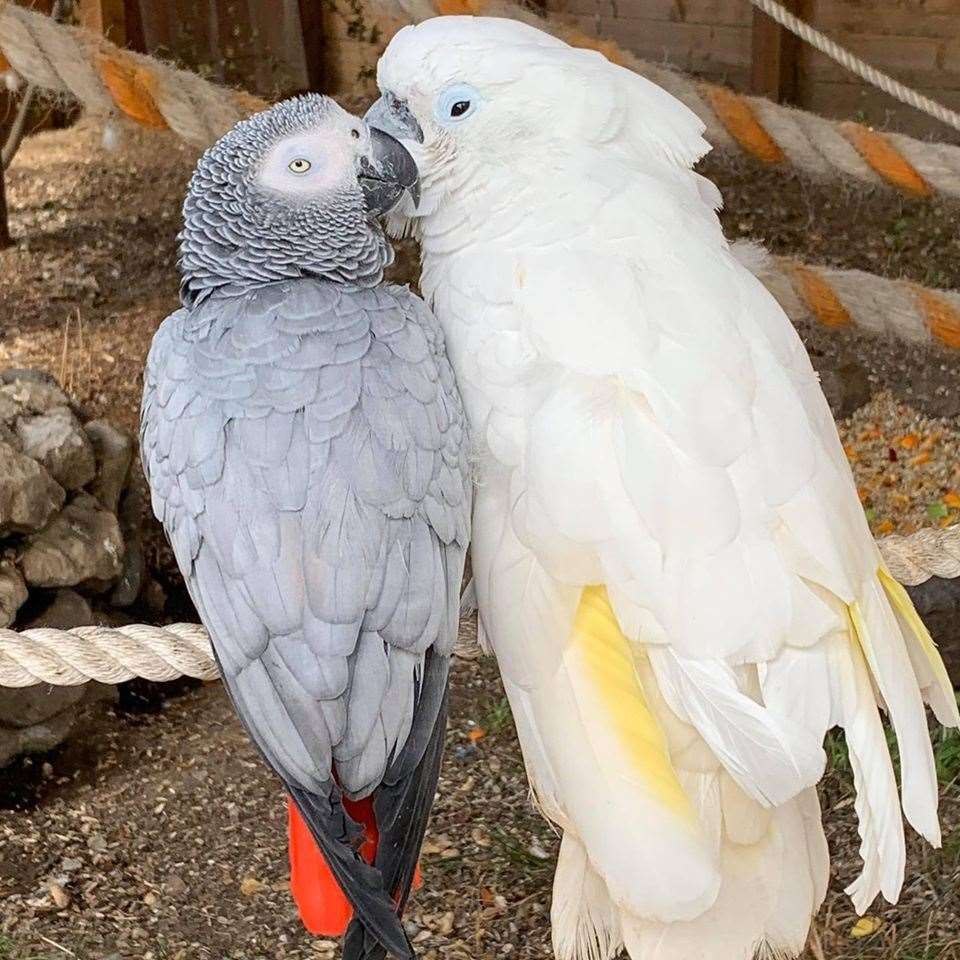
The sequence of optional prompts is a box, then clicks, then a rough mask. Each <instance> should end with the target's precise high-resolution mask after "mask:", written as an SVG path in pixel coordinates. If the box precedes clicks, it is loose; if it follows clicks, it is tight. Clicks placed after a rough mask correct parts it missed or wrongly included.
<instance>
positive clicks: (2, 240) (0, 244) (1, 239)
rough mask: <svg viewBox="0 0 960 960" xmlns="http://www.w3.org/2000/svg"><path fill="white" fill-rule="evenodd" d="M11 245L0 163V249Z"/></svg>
mask: <svg viewBox="0 0 960 960" xmlns="http://www.w3.org/2000/svg"><path fill="white" fill-rule="evenodd" d="M12 246H13V237H11V236H10V224H9V222H8V220H7V191H6V189H5V187H4V175H3V164H2V163H0V250H2V249H3V248H4V247H12Z"/></svg>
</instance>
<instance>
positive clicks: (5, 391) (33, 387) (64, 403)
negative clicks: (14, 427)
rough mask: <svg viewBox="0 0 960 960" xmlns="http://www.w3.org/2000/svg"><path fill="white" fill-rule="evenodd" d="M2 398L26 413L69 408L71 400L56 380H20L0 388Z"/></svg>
mask: <svg viewBox="0 0 960 960" xmlns="http://www.w3.org/2000/svg"><path fill="white" fill-rule="evenodd" d="M0 397H6V398H7V399H9V400H12V401H13V402H14V403H17V404H19V405H20V407H21V408H22V412H25V413H48V412H49V411H50V410H53V409H54V408H55V407H69V406H70V399H69V397H67V395H66V394H65V393H64V392H63V391H62V390H61V389H60V388H59V387H58V386H57V383H56V381H55V380H53V381H51V382H47V381H45V380H35V379H19V380H13V381H11V382H10V383H5V384H3V386H0Z"/></svg>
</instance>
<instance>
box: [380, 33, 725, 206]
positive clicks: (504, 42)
mask: <svg viewBox="0 0 960 960" xmlns="http://www.w3.org/2000/svg"><path fill="white" fill-rule="evenodd" d="M377 82H378V84H379V87H380V91H381V94H382V96H381V97H380V99H379V100H378V101H377V102H376V103H375V104H374V105H373V106H372V107H371V108H370V110H369V111H368V112H367V114H366V118H365V119H366V120H367V121H368V122H369V123H370V124H371V125H372V126H375V127H378V128H379V129H381V130H384V131H386V132H388V133H390V134H392V135H393V136H394V137H396V138H397V139H399V140H401V141H402V142H403V143H404V145H405V146H407V147H408V149H409V150H410V152H411V154H413V156H414V158H415V159H416V161H417V165H418V167H419V169H420V177H421V182H422V186H423V199H422V200H421V202H420V205H419V206H418V207H417V208H416V209H414V208H413V206H412V205H411V204H408V203H403V204H401V205H399V206H398V207H397V210H396V212H397V213H398V214H402V215H404V216H408V217H409V216H428V215H430V214H431V213H434V212H435V211H436V210H437V208H438V207H439V206H440V205H442V204H443V203H444V202H445V201H446V200H449V199H450V198H451V197H454V196H455V195H456V194H457V193H458V192H460V191H468V190H469V189H470V188H471V185H472V183H475V182H476V181H475V179H474V178H475V176H476V175H477V173H478V172H480V171H481V170H482V168H483V167H484V166H487V167H488V168H489V167H490V166H498V167H503V166H508V167H510V168H511V169H523V170H524V171H526V172H527V173H528V174H529V175H533V176H537V175H538V173H537V171H538V170H539V176H541V177H542V178H549V177H550V176H551V168H552V167H553V166H555V165H556V163H557V162H562V160H563V158H564V156H565V155H571V154H573V153H576V152H577V151H580V150H583V149H585V148H586V149H589V148H591V147H600V146H602V147H604V148H605V149H607V150H611V151H614V152H619V153H621V154H622V155H627V156H631V157H634V158H638V159H641V160H645V161H650V162H653V163H667V164H674V165H676V164H679V165H681V166H683V167H689V166H691V165H692V164H693V163H694V162H695V161H696V160H697V159H699V157H701V156H702V155H703V154H704V153H705V152H706V151H707V150H708V149H709V146H708V145H707V143H706V142H705V141H704V140H703V138H702V136H701V134H702V132H703V123H702V122H701V121H700V120H699V118H698V117H696V116H695V115H694V114H693V113H692V112H691V111H690V110H688V109H687V107H685V106H684V105H683V104H681V103H680V102H679V101H677V100H676V99H674V98H673V97H672V96H670V95H669V94H668V93H666V91H664V90H662V89H661V88H660V87H658V86H656V85H655V84H653V83H650V82H649V81H648V80H645V79H644V78H643V77H640V76H639V75H637V74H636V73H633V72H632V71H629V70H626V69H624V68H622V67H618V66H616V65H615V64H612V63H610V62H609V61H608V60H607V59H606V58H605V57H603V56H602V54H600V53H597V52H596V51H593V50H585V49H579V48H574V47H570V46H568V45H567V44H566V43H564V42H563V41H562V40H558V39H557V38H556V37H553V36H550V35H549V34H547V33H544V32H542V31H540V30H537V29H536V28H535V27H532V26H529V25H527V24H525V23H520V22H518V21H516V20H507V19H501V18H496V17H464V16H458V17H434V18H432V19H429V20H425V21H423V22H422V23H420V24H417V25H416V26H408V27H404V28H403V29H402V30H400V31H399V32H398V33H397V34H396V36H394V38H393V39H392V40H391V41H390V44H389V46H388V47H387V49H386V51H385V52H384V54H383V56H382V57H381V59H380V63H379V66H378V70H377Z"/></svg>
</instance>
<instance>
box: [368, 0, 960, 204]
mask: <svg viewBox="0 0 960 960" xmlns="http://www.w3.org/2000/svg"><path fill="white" fill-rule="evenodd" d="M376 2H378V3H381V4H384V5H385V6H387V7H389V9H390V10H391V11H392V12H395V10H396V9H399V10H400V11H402V16H404V17H406V18H407V19H409V20H410V21H411V22H414V23H418V22H420V21H421V20H426V19H428V18H429V17H432V16H436V15H437V14H438V13H440V14H475V15H481V14H482V15H485V16H502V17H510V18H512V19H514V20H520V21H522V22H524V23H529V24H531V25H532V26H535V27H538V28H539V29H541V30H545V31H546V32H548V33H552V34H553V35H554V36H556V37H559V38H560V39H561V40H564V41H566V42H567V43H569V44H571V45H572V46H575V47H586V48H589V49H593V50H598V51H599V52H600V53H602V54H603V55H604V56H606V58H607V59H608V60H610V61H612V62H613V63H616V64H619V65H620V66H623V67H626V68H627V69H629V70H633V71H634V72H635V73H639V74H641V75H642V76H644V77H646V78H647V79H649V80H652V81H653V82H654V83H656V84H658V85H659V86H661V87H663V88H664V89H665V90H666V91H668V92H669V93H671V94H673V96H675V97H676V98H677V99H678V100H680V101H681V102H682V103H685V104H686V105H687V106H688V107H689V108H690V109H691V110H692V111H693V112H694V113H695V114H697V116H698V117H700V119H701V120H702V121H703V122H704V124H705V125H706V128H707V131H706V136H707V140H709V142H710V143H712V144H713V145H714V146H715V147H718V148H721V149H724V150H733V151H736V150H740V151H742V152H744V153H747V154H749V155H750V156H752V157H755V158H756V159H758V160H760V161H761V162H763V163H766V164H771V165H780V164H790V165H792V166H794V167H796V168H797V169H798V170H801V171H803V172H804V173H806V174H808V175H809V176H812V177H815V178H817V179H826V178H829V177H835V176H837V175H838V174H840V175H842V176H845V177H849V178H851V179H852V180H858V181H860V182H861V183H867V184H873V185H876V184H883V183H886V184H888V185H890V186H892V187H895V188H896V189H898V190H900V191H901V192H903V193H906V194H908V195H910V196H930V195H932V194H935V193H940V194H943V195H945V196H951V197H960V146H953V145H951V144H946V143H928V142H927V141H924V140H917V139H915V138H913V137H907V136H904V135H902V134H896V133H880V132H878V131H876V130H873V129H871V128H870V127H866V126H864V125H863V124H859V123H852V122H849V121H837V120H827V119H826V118H825V117H820V116H817V115H816V114H814V113H807V112H806V111H804V110H796V109H793V108H791V107H785V106H782V105H781V104H778V103H773V102H772V101H770V100H766V99H764V98H763V97H749V96H743V95H741V94H738V93H735V92H734V91H732V90H730V89H728V88H726V87H721V86H717V85H716V84H712V83H705V82H701V81H699V80H695V79H694V78H693V77H690V76H688V75H687V74H684V73H681V72H680V71H678V70H673V69H671V68H670V67H667V66H663V65H662V64H654V63H650V62H648V61H645V60H641V59H640V58H639V57H636V56H634V55H633V54H632V53H630V52H629V51H627V50H624V49H623V48H622V47H621V46H619V45H618V44H617V43H616V42H614V41H613V40H610V39H598V38H597V37H592V36H589V35H587V34H585V33H583V32H582V31H581V30H579V29H578V28H577V27H575V26H572V25H571V24H569V23H567V22H565V21H564V20H563V18H562V17H561V16H557V15H554V14H551V15H550V16H549V17H548V18H546V19H544V18H542V17H540V16H538V15H537V14H535V13H533V12H531V11H530V10H528V9H526V8H524V7H521V6H518V5H517V4H516V3H513V2H511V0H376Z"/></svg>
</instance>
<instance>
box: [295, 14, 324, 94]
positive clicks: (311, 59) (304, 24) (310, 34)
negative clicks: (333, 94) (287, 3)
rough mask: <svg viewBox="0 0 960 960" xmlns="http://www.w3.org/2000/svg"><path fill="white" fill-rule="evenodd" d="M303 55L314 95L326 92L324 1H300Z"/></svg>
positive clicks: (310, 87) (308, 80) (308, 81)
mask: <svg viewBox="0 0 960 960" xmlns="http://www.w3.org/2000/svg"><path fill="white" fill-rule="evenodd" d="M298 2H299V5H300V31H301V33H302V34H303V53H304V58H305V60H306V63H307V83H308V84H309V89H310V90H311V91H312V92H314V93H323V92H324V83H325V78H324V69H323V67H324V63H323V61H324V52H325V51H324V49H323V3H324V0H298Z"/></svg>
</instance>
